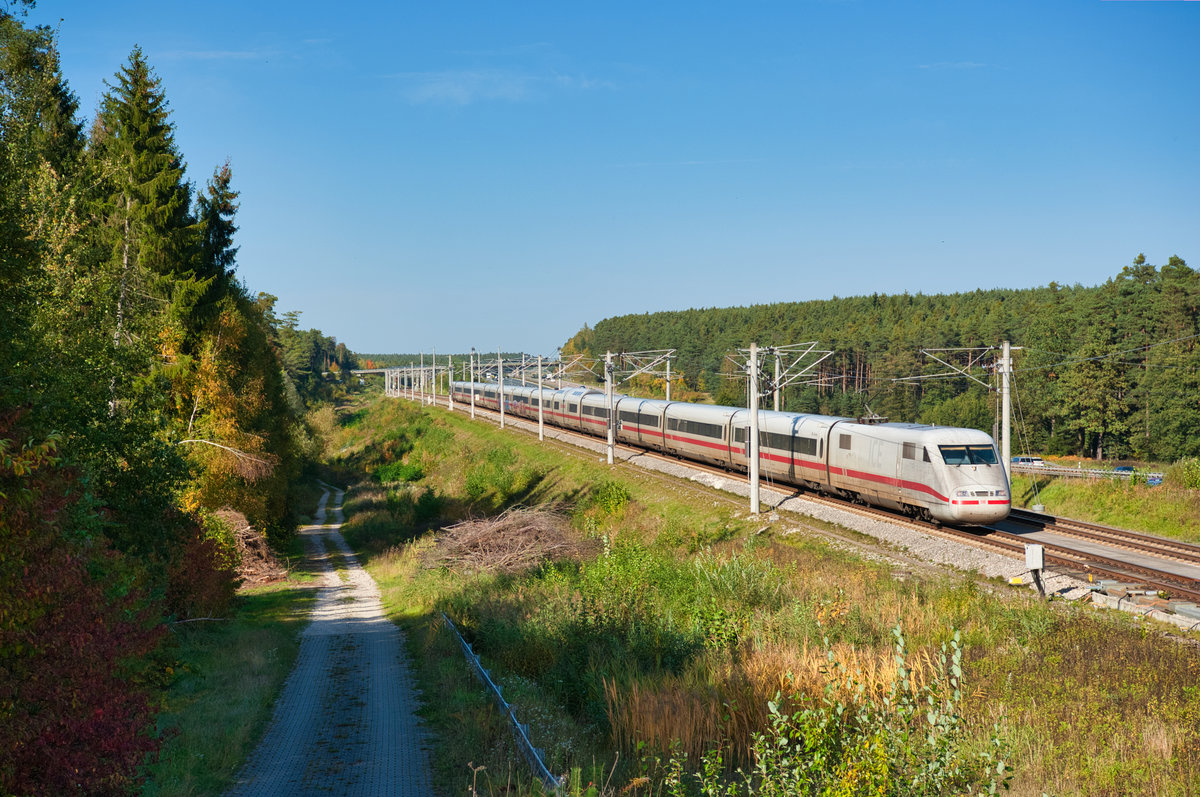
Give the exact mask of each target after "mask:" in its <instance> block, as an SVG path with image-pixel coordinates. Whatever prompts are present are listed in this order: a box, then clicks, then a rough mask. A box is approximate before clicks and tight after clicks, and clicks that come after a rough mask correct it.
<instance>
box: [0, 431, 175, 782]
mask: <svg viewBox="0 0 1200 797" xmlns="http://www.w3.org/2000/svg"><path fill="white" fill-rule="evenodd" d="M14 438H18V439H19V437H18V434H17V433H16V430H15V429H14V419H13V418H12V417H3V416H0V596H3V597H2V598H0V794H31V795H40V794H67V793H77V794H101V795H103V794H123V793H127V792H128V791H129V790H130V789H131V788H133V787H134V786H136V785H137V771H138V766H139V764H140V763H141V762H142V761H143V759H144V758H145V756H146V755H147V754H148V753H149V752H151V751H153V750H155V749H156V748H157V746H158V740H157V738H156V737H155V736H154V735H153V722H154V705H153V703H152V700H151V696H152V689H151V687H150V686H149V685H148V684H146V683H145V679H144V678H143V677H142V675H143V674H144V673H145V671H146V666H147V664H146V663H147V657H148V656H149V654H150V653H152V652H153V651H154V650H155V649H156V647H157V645H158V643H159V640H160V639H161V636H162V633H163V629H162V625H161V621H160V617H161V613H160V611H159V610H158V607H157V606H155V605H154V604H152V603H150V602H149V601H148V600H147V598H146V597H145V595H144V591H143V590H142V589H141V586H140V581H141V578H140V576H139V571H138V570H137V569H136V568H135V567H133V566H132V565H131V564H130V562H129V561H128V560H126V559H124V558H123V557H121V556H119V555H118V554H116V553H114V552H112V551H110V550H109V549H108V548H107V546H106V544H105V543H104V542H103V540H101V539H86V538H80V535H78V534H75V533H73V532H74V529H72V528H70V527H69V526H71V525H72V520H71V516H72V500H73V499H72V498H71V497H70V496H71V495H72V488H73V487H74V483H73V482H74V480H73V478H72V474H71V473H70V472H69V471H67V470H65V469H63V468H61V467H59V465H58V464H57V462H56V460H55V458H54V445H53V441H49V442H47V443H43V444H41V445H36V446H34V445H26V446H22V447H18V446H17V445H16V444H15V443H14V442H13V439H14Z"/></svg>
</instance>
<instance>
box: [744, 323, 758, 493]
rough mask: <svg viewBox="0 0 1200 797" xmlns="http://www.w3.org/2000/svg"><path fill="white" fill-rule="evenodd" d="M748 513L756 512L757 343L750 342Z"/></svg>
mask: <svg viewBox="0 0 1200 797" xmlns="http://www.w3.org/2000/svg"><path fill="white" fill-rule="evenodd" d="M749 443H750V444H749V445H748V446H747V447H746V453H747V455H748V456H749V457H750V514H752V515H757V514H758V509H759V505H758V344H757V343H751V344H750V441H749Z"/></svg>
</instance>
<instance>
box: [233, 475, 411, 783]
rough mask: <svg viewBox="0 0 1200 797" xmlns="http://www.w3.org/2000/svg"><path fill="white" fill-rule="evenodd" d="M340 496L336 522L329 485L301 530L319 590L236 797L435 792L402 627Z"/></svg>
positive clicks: (335, 500) (336, 501) (339, 493)
mask: <svg viewBox="0 0 1200 797" xmlns="http://www.w3.org/2000/svg"><path fill="white" fill-rule="evenodd" d="M342 496H343V491H341V490H337V491H336V493H335V495H334V498H333V503H334V506H333V509H332V514H333V522H332V523H330V524H327V525H326V524H325V506H326V502H327V501H328V499H329V492H328V491H326V493H325V494H324V495H323V496H322V497H321V503H320V504H319V505H318V508H317V515H316V518H315V520H316V521H317V523H316V525H313V526H306V527H304V528H303V529H301V531H300V534H301V536H302V537H303V538H304V541H305V545H306V547H307V551H308V557H309V559H310V561H311V562H312V564H313V567H314V570H316V571H318V572H319V573H320V577H321V579H322V585H321V591H320V593H319V594H318V596H317V605H316V607H315V608H314V609H313V612H312V622H311V623H310V624H309V626H308V627H307V628H306V629H305V630H304V634H303V638H302V640H301V643H300V655H299V657H298V658H297V660H296V667H295V669H294V670H293V671H292V673H291V675H290V676H288V679H287V682H286V683H285V684H284V687H283V693H282V694H281V695H280V696H279V700H278V701H277V702H276V704H275V713H274V716H273V717H272V719H271V725H270V727H269V728H268V729H267V733H266V735H265V736H264V737H263V740H262V741H261V742H260V743H259V745H258V748H257V749H256V750H255V751H254V753H253V754H252V755H251V756H250V759H249V760H248V761H247V762H246V765H245V766H244V767H243V768H242V771H241V772H239V773H238V777H237V779H236V781H235V783H234V786H233V788H232V789H231V790H230V791H229V792H228V794H229V795H230V797H269V796H271V795H281V796H282V795H287V796H288V797H303V796H305V795H318V794H320V795H330V794H336V795H396V797H409V796H410V795H411V796H413V797H416V796H417V795H420V797H424V796H425V795H429V794H432V789H431V787H430V775H429V762H428V756H427V753H426V749H425V744H424V743H425V737H424V734H423V732H422V729H421V726H420V725H419V723H418V720H417V716H416V708H417V700H416V693H415V690H414V687H413V682H412V677H411V675H410V673H409V669H408V654H407V651H406V650H405V648H404V642H403V638H402V634H401V631H400V629H399V628H397V627H396V626H395V625H393V624H392V623H391V622H389V621H388V620H387V618H386V617H385V615H384V612H383V606H382V604H381V603H380V599H379V589H378V588H377V587H376V585H375V581H374V580H373V579H372V578H371V576H370V575H369V574H367V572H366V571H365V570H363V569H362V567H361V566H360V565H359V563H358V560H357V559H356V558H355V557H354V555H353V554H351V553H350V549H349V548H348V547H347V546H346V543H345V541H344V540H343V539H342V535H341V534H340V533H339V532H338V529H339V528H341V525H342V521H343V518H342V508H341V506H342ZM329 546H332V547H333V548H336V551H337V553H340V554H341V562H340V568H341V569H340V570H339V569H336V568H335V566H334V563H333V562H331V561H330V554H329V552H328V547H329Z"/></svg>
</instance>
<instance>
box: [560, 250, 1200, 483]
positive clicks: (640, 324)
mask: <svg viewBox="0 0 1200 797" xmlns="http://www.w3.org/2000/svg"><path fill="white" fill-rule="evenodd" d="M1198 334H1200V274H1198V273H1197V272H1196V271H1195V270H1193V269H1192V268H1190V267H1188V265H1187V264H1186V263H1185V262H1184V261H1183V260H1182V259H1180V258H1178V257H1172V258H1171V259H1170V261H1169V262H1168V263H1167V264H1166V265H1164V266H1161V267H1156V266H1153V265H1149V264H1147V263H1146V262H1145V258H1144V257H1142V256H1141V255H1139V256H1138V257H1137V258H1135V260H1134V261H1133V263H1132V264H1131V265H1129V266H1127V267H1125V268H1124V269H1122V271H1121V272H1120V274H1118V275H1117V276H1115V277H1113V278H1112V279H1110V280H1108V281H1107V282H1105V283H1104V284H1103V285H1101V286H1098V287H1080V286H1074V287H1065V286H1060V285H1057V284H1055V283H1051V284H1050V285H1049V286H1047V287H1042V288H1035V289H1029V290H988V291H983V290H979V291H975V292H973V293H961V294H952V295H943V296H925V295H921V294H918V295H915V296H910V295H908V294H905V295H903V296H880V295H872V296H858V297H851V298H844V299H839V298H835V299H832V300H828V301H809V302H790V303H780V304H770V305H758V306H754V307H733V308H714V309H703V310H685V311H682V312H662V313H649V314H644V315H626V316H617V317H614V318H608V319H605V320H603V321H601V322H599V323H598V324H596V325H595V328H594V329H593V328H588V327H585V328H584V329H583V330H581V331H580V332H579V333H578V334H576V335H575V336H574V337H573V338H572V339H571V340H569V341H568V342H567V343H566V344H565V345H564V347H563V351H564V353H572V352H585V353H588V354H590V355H592V356H597V355H603V354H604V352H605V351H612V352H622V351H624V352H634V351H646V350H653V349H666V348H675V349H677V353H678V359H677V360H676V363H675V370H676V371H677V372H679V373H682V374H684V375H685V378H686V379H687V381H688V383H689V385H690V386H691V387H692V388H694V389H697V390H701V391H706V392H709V393H711V394H712V395H713V396H714V398H715V399H716V401H718V402H719V403H723V404H737V405H742V406H744V405H745V384H746V383H745V380H744V379H742V378H737V376H736V374H735V370H736V369H735V367H734V365H733V364H732V363H731V361H730V360H729V359H727V357H726V355H728V354H730V353H731V352H733V351H734V350H735V349H737V348H739V347H745V346H747V345H749V343H750V342H751V341H757V342H758V343H759V344H760V345H763V346H771V345H775V346H782V345H786V344H792V343H801V342H806V341H817V342H818V346H817V347H816V348H818V349H823V350H832V351H833V354H832V356H830V357H829V358H828V359H826V360H825V361H824V362H823V363H822V364H821V365H820V367H819V368H818V369H817V371H816V372H815V376H816V380H815V381H816V382H817V384H808V385H802V386H796V387H793V388H790V389H789V390H787V392H786V394H785V395H786V402H785V408H786V409H789V410H794V411H799V412H822V413H829V414H835V415H849V416H859V415H863V414H865V413H866V412H867V411H868V408H869V410H870V411H873V412H875V413H877V414H881V415H886V416H889V417H891V418H892V419H894V420H905V421H923V422H927V423H940V424H951V425H956V426H968V427H974V428H978V429H982V430H984V431H987V432H992V431H993V429H994V423H995V420H994V419H995V415H996V409H995V408H996V403H997V400H996V394H995V391H989V390H988V389H987V388H986V387H984V386H983V385H980V384H977V383H975V382H972V381H970V380H968V379H966V378H953V379H949V378H927V379H924V380H921V381H915V382H907V381H905V382H901V381H896V380H899V379H902V378H905V377H911V376H914V375H925V376H926V377H932V376H934V375H936V374H940V373H946V372H947V370H948V369H947V368H946V367H945V366H943V365H941V364H939V363H937V362H935V361H934V360H933V359H932V358H930V357H927V356H925V355H923V354H922V349H955V348H962V349H966V348H974V347H987V346H994V347H999V346H1000V344H1001V342H1002V341H1004V340H1010V341H1012V343H1013V345H1014V346H1020V347H1023V348H1022V350H1020V351H1018V352H1016V353H1015V355H1014V360H1015V377H1014V382H1015V388H1016V400H1015V401H1014V413H1015V414H1016V416H1017V417H1016V418H1015V421H1014V422H1015V428H1016V434H1018V435H1020V437H1019V438H1018V439H1017V440H1016V443H1015V445H1014V452H1015V451H1017V450H1022V449H1024V450H1033V451H1040V452H1048V453H1052V454H1067V453H1077V454H1086V455H1089V456H1095V457H1097V458H1124V457H1128V458H1139V459H1149V460H1159V461H1173V460H1177V459H1179V458H1182V457H1189V456H1196V455H1200V350H1198V348H1197V343H1198V339H1197V335H1198ZM997 354H998V352H993V353H991V354H989V355H988V357H987V358H986V359H985V362H986V363H987V364H988V365H992V364H994V362H995V357H994V355H997ZM939 356H941V357H942V358H952V359H955V360H957V361H958V362H959V363H961V364H965V359H964V358H965V357H966V356H967V355H966V354H965V353H962V352H959V353H940V354H939ZM767 370H768V371H770V370H772V366H771V365H770V364H769V363H768V366H767ZM974 375H975V376H976V377H977V378H980V379H982V380H983V381H985V382H987V381H989V380H990V381H991V382H992V384H993V385H994V384H995V378H994V370H993V371H991V372H987V371H985V370H984V369H981V368H980V367H978V366H977V367H976V368H975V370H974Z"/></svg>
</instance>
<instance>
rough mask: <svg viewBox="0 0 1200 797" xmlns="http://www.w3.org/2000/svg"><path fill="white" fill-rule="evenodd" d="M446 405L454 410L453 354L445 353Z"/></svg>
mask: <svg viewBox="0 0 1200 797" xmlns="http://www.w3.org/2000/svg"><path fill="white" fill-rule="evenodd" d="M446 406H447V407H449V408H450V411H451V412H454V355H451V354H447V355H446Z"/></svg>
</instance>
